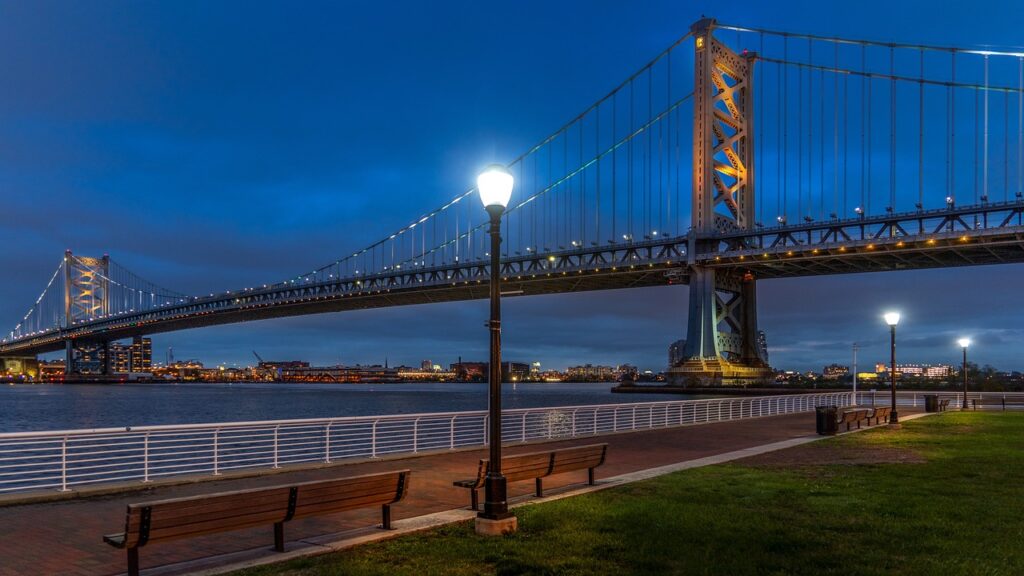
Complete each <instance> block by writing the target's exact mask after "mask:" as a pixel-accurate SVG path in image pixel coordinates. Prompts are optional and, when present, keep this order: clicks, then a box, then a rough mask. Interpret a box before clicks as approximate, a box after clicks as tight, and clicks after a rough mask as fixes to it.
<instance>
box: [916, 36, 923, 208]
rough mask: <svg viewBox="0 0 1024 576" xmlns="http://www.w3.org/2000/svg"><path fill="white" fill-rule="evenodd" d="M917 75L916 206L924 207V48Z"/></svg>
mask: <svg viewBox="0 0 1024 576" xmlns="http://www.w3.org/2000/svg"><path fill="white" fill-rule="evenodd" d="M919 52H920V54H919V56H920V58H921V67H920V71H919V72H918V75H917V207H918V209H921V208H923V207H924V50H920V51H919Z"/></svg>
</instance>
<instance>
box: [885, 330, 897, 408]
mask: <svg viewBox="0 0 1024 576" xmlns="http://www.w3.org/2000/svg"><path fill="white" fill-rule="evenodd" d="M884 318H885V323H886V324H888V325H889V344H890V351H891V353H892V355H891V358H890V365H889V382H890V390H891V394H892V410H891V411H890V412H889V427H890V428H899V427H900V417H899V414H897V412H896V325H897V324H899V323H900V313H899V312H886V313H885V316H884Z"/></svg>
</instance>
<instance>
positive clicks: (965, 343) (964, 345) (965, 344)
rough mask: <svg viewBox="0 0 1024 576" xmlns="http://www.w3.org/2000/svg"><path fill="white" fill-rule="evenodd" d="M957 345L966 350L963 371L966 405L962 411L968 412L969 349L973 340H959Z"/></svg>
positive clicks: (964, 404)
mask: <svg viewBox="0 0 1024 576" xmlns="http://www.w3.org/2000/svg"><path fill="white" fill-rule="evenodd" d="M956 343H957V344H959V345H960V347H961V348H963V349H964V364H963V368H962V371H963V373H964V403H963V406H961V409H963V410H967V347H968V346H970V345H971V339H970V338H961V339H959V340H957V341H956Z"/></svg>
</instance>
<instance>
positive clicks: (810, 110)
mask: <svg viewBox="0 0 1024 576" xmlns="http://www.w3.org/2000/svg"><path fill="white" fill-rule="evenodd" d="M813 65H814V40H811V39H809V38H808V40H807V66H808V68H807V212H806V215H807V216H808V217H809V216H810V215H811V213H812V212H814V194H813V192H814V179H813V178H812V177H811V171H812V165H813V164H814V72H813V70H812V68H811V66H813ZM801 209H802V208H801Z"/></svg>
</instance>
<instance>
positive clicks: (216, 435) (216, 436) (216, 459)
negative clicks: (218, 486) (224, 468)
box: [213, 428, 220, 476]
mask: <svg viewBox="0 0 1024 576" xmlns="http://www.w3.org/2000/svg"><path fill="white" fill-rule="evenodd" d="M219 444H220V428H215V429H214V431H213V475H214V476H220V445H219Z"/></svg>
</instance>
